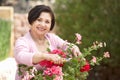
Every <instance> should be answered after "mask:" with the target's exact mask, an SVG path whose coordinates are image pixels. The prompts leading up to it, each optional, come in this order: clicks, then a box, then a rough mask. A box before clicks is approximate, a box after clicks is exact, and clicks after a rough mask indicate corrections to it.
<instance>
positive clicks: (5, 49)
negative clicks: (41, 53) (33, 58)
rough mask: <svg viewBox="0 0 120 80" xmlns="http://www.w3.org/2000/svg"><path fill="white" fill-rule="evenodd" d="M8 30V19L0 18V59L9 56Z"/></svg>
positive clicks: (9, 25) (9, 30) (9, 24)
mask: <svg viewBox="0 0 120 80" xmlns="http://www.w3.org/2000/svg"><path fill="white" fill-rule="evenodd" d="M10 32H11V23H10V21H6V20H2V19H0V61H1V60H3V59H5V58H6V57H8V56H9V51H10Z"/></svg>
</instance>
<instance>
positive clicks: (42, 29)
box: [37, 27, 46, 31]
mask: <svg viewBox="0 0 120 80" xmlns="http://www.w3.org/2000/svg"><path fill="white" fill-rule="evenodd" d="M37 29H38V30H39V31H45V30H46V29H45V28H41V27H37Z"/></svg>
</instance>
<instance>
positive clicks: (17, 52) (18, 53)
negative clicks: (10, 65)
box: [14, 37, 34, 66]
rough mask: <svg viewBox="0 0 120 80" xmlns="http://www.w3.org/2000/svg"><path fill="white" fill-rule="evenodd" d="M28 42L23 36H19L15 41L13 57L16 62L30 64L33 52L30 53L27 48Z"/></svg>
mask: <svg viewBox="0 0 120 80" xmlns="http://www.w3.org/2000/svg"><path fill="white" fill-rule="evenodd" d="M29 48H30V47H29V43H28V41H26V40H25V39H24V38H23V37H22V38H19V39H18V40H17V41H16V44H15V49H14V57H15V59H16V61H17V62H18V64H26V65H28V66H32V65H33V64H32V57H33V55H34V53H31V52H30V51H29V50H30V49H29Z"/></svg>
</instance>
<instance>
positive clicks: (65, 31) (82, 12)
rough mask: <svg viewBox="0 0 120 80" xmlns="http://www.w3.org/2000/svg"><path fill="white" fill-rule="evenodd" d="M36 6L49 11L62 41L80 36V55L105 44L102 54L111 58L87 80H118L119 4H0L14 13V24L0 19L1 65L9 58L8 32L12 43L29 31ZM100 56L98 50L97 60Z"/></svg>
mask: <svg viewBox="0 0 120 80" xmlns="http://www.w3.org/2000/svg"><path fill="white" fill-rule="evenodd" d="M12 1H13V2H12ZM33 3H34V4H33ZM35 4H47V5H49V6H51V7H52V9H53V10H54V12H55V16H56V25H55V26H56V28H55V29H54V32H55V33H56V34H58V35H59V36H60V37H61V38H63V39H65V40H66V39H67V40H68V41H73V39H74V34H75V33H80V34H81V35H82V38H83V39H82V44H81V46H79V47H80V49H81V52H82V50H83V48H85V47H88V46H90V45H92V43H93V42H94V41H102V42H103V41H105V42H106V43H107V46H106V48H105V50H107V51H109V52H110V55H111V58H110V59H108V60H106V61H103V62H101V65H99V66H96V67H94V69H92V70H91V71H90V72H89V73H90V75H89V76H88V80H119V79H120V76H119V75H120V41H119V40H120V37H119V34H120V0H1V2H0V5H1V6H9V7H13V9H14V16H13V18H14V19H13V22H11V21H8V20H7V21H6V20H4V19H0V60H1V61H3V60H4V59H6V58H8V57H9V56H11V54H10V49H11V46H10V45H11V44H10V42H11V41H10V40H11V31H13V32H14V40H13V41H15V40H16V39H17V38H18V37H20V36H23V35H24V34H25V33H26V31H28V30H29V25H28V23H27V12H28V11H29V9H30V8H31V7H32V6H34V5H35ZM12 24H13V25H14V29H13V30H12V29H11V25H12ZM13 45H14V42H13ZM101 52H102V51H101V50H99V51H98V52H97V53H98V55H97V56H99V55H100V53H101ZM12 56H13V55H12Z"/></svg>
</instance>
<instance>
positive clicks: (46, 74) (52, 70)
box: [19, 33, 110, 80]
mask: <svg viewBox="0 0 120 80" xmlns="http://www.w3.org/2000/svg"><path fill="white" fill-rule="evenodd" d="M81 38H82V37H81V35H80V34H78V33H76V41H75V43H74V44H73V43H69V44H67V48H66V49H64V50H63V49H62V48H58V49H56V50H53V51H50V50H49V49H48V51H49V53H50V54H58V55H60V56H61V57H62V58H65V61H64V63H63V64H55V63H53V62H51V61H47V60H43V61H41V62H39V64H40V65H41V66H42V67H43V70H36V69H35V68H34V67H27V66H26V65H19V74H20V75H22V74H24V76H23V80H26V79H27V80H63V79H64V80H86V79H87V76H88V74H89V73H88V72H89V70H91V69H92V68H91V66H95V65H99V63H100V61H102V60H103V59H104V58H109V57H110V55H109V52H104V54H103V55H102V56H100V57H95V56H94V55H93V54H92V51H95V50H98V49H100V48H103V47H106V43H105V42H103V43H102V42H98V41H96V42H94V43H93V45H92V46H90V47H88V48H84V50H83V52H82V55H79V56H78V57H71V55H72V53H73V51H72V48H73V46H74V45H80V44H81ZM88 57H92V59H88ZM26 67H27V68H26ZM23 69H24V70H23ZM22 71H26V73H24V72H22ZM26 76H27V77H26Z"/></svg>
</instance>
